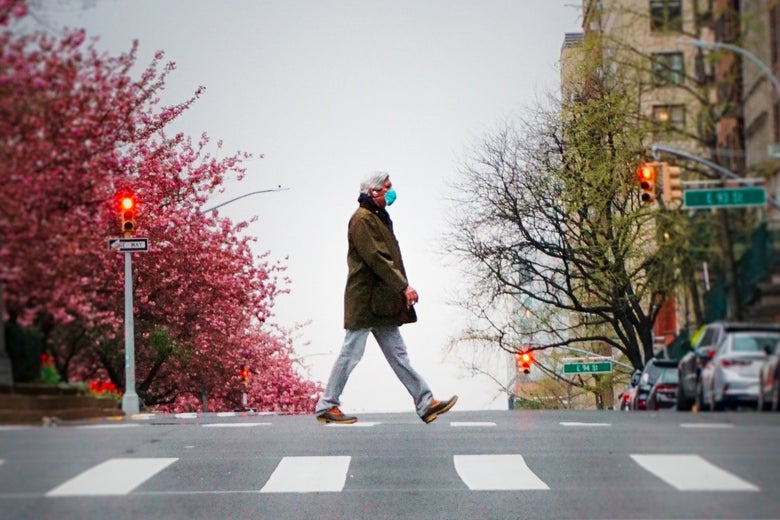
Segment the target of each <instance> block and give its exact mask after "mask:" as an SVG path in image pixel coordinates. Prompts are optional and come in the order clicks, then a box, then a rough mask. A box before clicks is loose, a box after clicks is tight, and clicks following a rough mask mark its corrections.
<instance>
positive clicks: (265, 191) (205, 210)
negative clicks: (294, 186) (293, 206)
mask: <svg viewBox="0 0 780 520" xmlns="http://www.w3.org/2000/svg"><path fill="white" fill-rule="evenodd" d="M289 189H290V188H282V187H281V186H279V187H278V188H271V189H268V190H259V191H253V192H250V193H244V194H243V195H239V196H238V197H235V198H232V199H230V200H228V201H225V202H221V203H220V204H217V205H216V206H212V207H210V208H208V209H203V210H201V211H200V212H201V213H207V212H209V211H214V210H215V209H218V208H221V207H222V206H227V205H228V204H230V203H231V202H235V201H237V200H241V199H243V198H245V197H249V196H250V195H257V194H258V193H269V192H272V191H287V190H289Z"/></svg>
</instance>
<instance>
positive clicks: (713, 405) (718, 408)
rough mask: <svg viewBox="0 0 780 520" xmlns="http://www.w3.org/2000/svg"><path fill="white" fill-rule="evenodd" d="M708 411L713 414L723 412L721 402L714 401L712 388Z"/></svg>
mask: <svg viewBox="0 0 780 520" xmlns="http://www.w3.org/2000/svg"><path fill="white" fill-rule="evenodd" d="M710 410H712V411H713V412H722V411H723V401H718V400H716V399H715V392H714V391H713V389H712V388H710Z"/></svg>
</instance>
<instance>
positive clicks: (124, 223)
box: [119, 195, 136, 237]
mask: <svg viewBox="0 0 780 520" xmlns="http://www.w3.org/2000/svg"><path fill="white" fill-rule="evenodd" d="M135 210H136V200H135V196H134V195H121V196H120V197H119V219H120V221H121V230H122V235H124V236H126V237H131V236H133V232H135Z"/></svg>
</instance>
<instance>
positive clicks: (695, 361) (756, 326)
mask: <svg viewBox="0 0 780 520" xmlns="http://www.w3.org/2000/svg"><path fill="white" fill-rule="evenodd" d="M750 330H756V331H761V330H764V331H780V325H773V324H760V323H739V322H728V321H716V322H713V323H710V324H708V325H705V326H704V327H702V328H700V329H699V330H698V331H697V332H696V334H694V336H693V338H691V344H692V349H691V350H690V351H688V352H687V353H686V354H685V355H683V357H682V358H680V363H679V364H678V366H677V372H678V385H677V409H678V410H690V409H691V408H692V407H693V406H694V405H695V406H696V407H697V409H699V410H701V409H704V408H706V407H707V403H705V402H702V400H701V397H702V389H701V371H702V369H703V368H704V367H705V366H706V365H707V364H708V363H709V361H710V359H712V357H713V356H714V355H715V351H716V349H717V347H718V345H720V344H721V343H722V342H723V341H724V340H725V338H726V337H727V336H728V335H729V334H731V333H735V332H739V331H750Z"/></svg>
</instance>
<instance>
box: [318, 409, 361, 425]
mask: <svg viewBox="0 0 780 520" xmlns="http://www.w3.org/2000/svg"><path fill="white" fill-rule="evenodd" d="M317 421H318V422H321V423H326V424H327V423H338V424H352V423H356V422H357V417H355V416H354V415H344V413H343V412H342V411H341V410H339V407H338V406H334V407H333V408H331V409H330V410H328V411H327V412H323V413H321V414H319V415H318V416H317Z"/></svg>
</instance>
